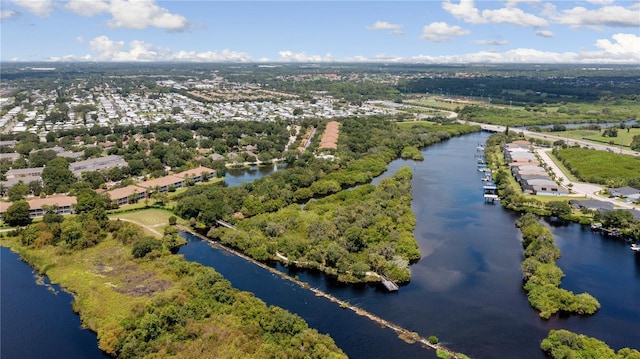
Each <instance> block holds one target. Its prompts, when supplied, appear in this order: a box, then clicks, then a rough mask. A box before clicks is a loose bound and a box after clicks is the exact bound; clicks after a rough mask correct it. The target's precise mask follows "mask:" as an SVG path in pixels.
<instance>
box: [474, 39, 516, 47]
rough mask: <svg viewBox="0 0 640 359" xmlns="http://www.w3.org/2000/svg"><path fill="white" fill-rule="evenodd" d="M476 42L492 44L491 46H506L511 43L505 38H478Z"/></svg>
mask: <svg viewBox="0 0 640 359" xmlns="http://www.w3.org/2000/svg"><path fill="white" fill-rule="evenodd" d="M476 44H478V45H491V46H504V45H507V44H509V42H508V41H505V40H477V41H476Z"/></svg>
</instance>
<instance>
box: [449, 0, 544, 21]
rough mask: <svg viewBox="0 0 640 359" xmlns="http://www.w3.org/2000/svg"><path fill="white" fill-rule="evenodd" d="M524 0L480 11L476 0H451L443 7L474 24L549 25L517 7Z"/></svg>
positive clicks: (456, 16) (457, 17) (455, 15)
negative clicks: (456, 0)
mask: <svg viewBox="0 0 640 359" xmlns="http://www.w3.org/2000/svg"><path fill="white" fill-rule="evenodd" d="M521 2H522V1H510V2H509V3H507V7H504V8H501V9H497V10H483V11H482V12H480V10H478V8H476V6H475V1H474V0H460V3H458V4H454V3H452V2H451V0H447V1H445V2H443V3H442V8H443V9H444V10H445V11H447V12H449V13H450V14H451V15H453V16H454V17H455V18H456V19H460V20H463V21H465V22H468V23H472V24H487V23H492V24H511V25H517V26H533V27H539V26H547V25H548V22H547V20H545V19H543V18H541V17H539V16H536V15H533V14H529V13H525V12H524V11H522V10H521V9H519V8H517V7H515V6H516V5H517V4H518V3H521Z"/></svg>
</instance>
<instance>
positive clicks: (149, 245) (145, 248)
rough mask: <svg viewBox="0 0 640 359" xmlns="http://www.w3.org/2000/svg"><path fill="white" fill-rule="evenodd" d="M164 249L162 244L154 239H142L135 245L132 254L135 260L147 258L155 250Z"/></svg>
mask: <svg viewBox="0 0 640 359" xmlns="http://www.w3.org/2000/svg"><path fill="white" fill-rule="evenodd" d="M161 248H162V243H160V242H159V241H157V240H156V239H155V238H153V237H142V238H141V239H139V240H138V241H137V242H135V243H134V244H133V249H132V250H131V254H133V257H134V258H142V257H144V256H146V255H147V254H148V253H150V252H151V251H153V250H156V249H157V250H160V249H161Z"/></svg>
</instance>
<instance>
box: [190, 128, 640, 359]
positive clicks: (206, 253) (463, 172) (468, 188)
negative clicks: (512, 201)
mask: <svg viewBox="0 0 640 359" xmlns="http://www.w3.org/2000/svg"><path fill="white" fill-rule="evenodd" d="M487 137H488V134H486V133H477V134H472V135H468V136H464V137H460V138H453V139H451V140H449V141H446V142H444V143H440V144H436V145H433V146H431V147H429V148H426V149H425V150H424V151H423V153H424V155H425V160H424V161H422V162H413V161H404V160H396V161H393V162H392V163H390V164H389V166H388V168H389V170H388V171H387V172H386V173H385V174H384V175H383V176H382V177H385V176H389V175H391V174H393V173H394V172H395V171H396V170H397V169H398V168H399V167H400V166H402V165H408V166H410V167H411V168H412V170H413V173H414V178H413V182H412V186H413V201H412V209H413V211H414V212H415V214H416V218H417V226H416V230H415V232H414V234H415V237H416V239H417V241H418V243H419V246H420V250H421V252H422V255H423V258H422V259H421V260H420V261H419V262H418V263H416V264H414V265H412V266H411V271H412V281H411V283H410V284H408V285H407V286H403V287H401V288H400V291H399V292H397V293H386V292H385V291H383V290H380V288H378V287H375V286H367V285H361V286H348V285H343V284H340V283H336V282H335V281H333V280H332V279H330V278H328V277H326V276H324V275H322V274H318V273H315V272H310V271H297V270H293V269H291V268H288V267H283V266H281V265H277V268H278V269H279V270H281V271H283V272H286V273H288V274H290V275H292V276H297V277H298V278H299V279H300V280H302V281H304V282H307V283H309V284H310V285H311V286H313V287H317V288H319V289H321V290H323V291H325V292H327V293H330V294H332V295H334V296H336V297H338V298H340V299H343V300H346V301H348V302H349V303H351V304H354V305H357V306H359V307H361V308H363V309H365V310H367V311H370V312H372V313H374V314H376V315H378V316H380V317H382V318H384V319H386V320H388V321H391V322H394V323H397V324H399V325H401V326H402V327H405V328H407V329H409V330H413V331H416V332H418V333H419V334H420V335H422V336H425V337H428V336H429V335H437V336H438V337H439V338H440V339H441V340H442V341H443V342H444V343H446V345H447V347H449V348H451V349H454V350H456V351H459V352H463V353H466V354H468V355H470V356H472V357H474V358H544V357H545V356H544V354H543V353H542V351H541V350H540V349H539V344H540V341H541V340H542V339H543V338H544V337H546V335H547V333H548V331H549V330H550V329H559V328H566V329H570V330H572V331H575V332H579V333H584V334H587V335H590V336H595V337H597V338H599V339H602V340H604V341H605V342H607V343H608V344H610V345H611V346H612V347H613V348H616V349H617V348H620V347H623V346H628V347H635V348H637V347H638V346H639V344H638V343H640V307H639V306H638V305H637V303H638V302H637V300H638V298H640V289H639V287H640V260H638V257H640V256H637V255H634V254H633V253H632V252H631V251H630V250H629V249H628V247H627V246H625V245H624V244H623V243H620V242H615V241H611V240H607V239H603V238H602V237H601V236H600V235H598V234H594V233H592V232H591V231H589V230H588V229H585V228H584V227H581V226H579V225H576V224H570V225H566V226H561V227H551V228H552V231H553V232H554V235H555V236H556V240H557V242H558V246H559V248H560V249H561V251H562V258H561V259H560V261H559V262H558V263H559V265H560V266H561V268H562V269H563V271H564V272H565V274H566V277H565V279H564V280H563V284H562V287H563V288H566V289H569V290H573V291H575V292H577V293H580V292H583V291H587V292H589V293H591V294H592V295H594V296H595V297H596V298H598V300H600V302H601V304H602V307H603V308H602V309H601V310H600V311H599V312H598V313H597V314H596V315H594V316H591V317H576V316H570V317H559V316H556V317H553V318H552V319H551V320H547V321H545V320H542V319H540V318H539V317H538V313H537V312H536V311H535V310H534V309H532V308H531V307H530V306H529V303H528V301H527V298H526V294H525V292H524V290H523V289H522V278H521V274H520V263H521V261H522V252H523V251H522V247H521V243H520V235H519V231H518V229H517V228H516V227H515V226H514V221H515V219H517V218H518V216H519V215H518V214H516V213H513V212H511V211H508V210H505V209H503V208H502V207H501V206H500V204H499V203H496V204H486V203H484V201H483V198H482V184H483V183H482V181H481V174H480V173H479V172H478V171H477V168H476V163H475V152H476V147H477V145H478V144H479V143H484V141H485V140H486V138H487ZM378 181H379V179H376V180H375V181H374V183H377V182H378ZM181 253H183V254H185V256H186V257H187V258H188V259H190V260H196V261H199V262H201V263H204V264H207V265H211V266H213V267H214V268H216V270H218V271H220V273H222V274H223V275H224V276H225V277H227V278H228V279H230V280H231V281H232V283H233V284H234V285H235V286H237V287H238V288H240V289H243V290H248V291H251V292H254V293H256V295H257V296H258V297H259V298H261V299H263V300H264V301H265V302H267V303H268V304H274V305H279V306H282V307H284V308H286V309H288V310H290V311H292V312H295V313H298V314H299V315H301V316H302V317H303V318H304V319H305V320H307V321H308V322H309V324H310V325H311V326H312V327H316V328H318V329H319V330H320V331H321V332H326V333H328V334H330V335H331V336H332V337H333V338H334V339H335V341H336V343H337V344H338V345H339V346H340V347H341V348H343V350H345V352H346V353H347V354H348V355H349V356H350V357H352V358H389V357H398V358H423V357H425V356H427V357H429V355H432V354H433V353H432V352H431V351H426V350H425V349H422V348H420V347H418V346H417V345H415V344H414V345H409V344H405V343H404V342H402V341H401V340H400V339H398V338H397V337H395V335H394V334H393V333H392V332H391V331H390V330H385V329H381V328H379V327H378V326H377V325H373V324H367V323H366V320H365V319H363V318H359V317H357V316H354V315H352V314H350V312H349V311H344V310H343V309H340V308H339V307H338V306H336V305H330V304H329V305H328V306H327V305H326V304H325V302H328V301H326V300H324V299H321V298H314V299H311V301H310V298H309V296H311V295H312V294H310V292H308V291H306V290H304V289H302V288H294V287H292V286H293V284H291V283H286V282H285V283H280V282H284V281H282V280H281V279H279V278H278V277H277V276H275V275H272V274H268V272H266V271H265V273H266V274H265V273H262V272H263V270H261V269H259V268H257V267H256V266H255V265H252V264H243V262H242V260H240V259H238V258H233V256H230V255H225V254H221V253H220V250H219V249H213V248H209V247H208V245H207V244H206V243H204V242H199V241H196V242H191V244H189V245H187V246H185V247H183V249H182V250H181ZM261 273H262V274H261ZM265 276H266V277H273V279H272V280H266V279H265ZM281 286H284V287H290V289H289V290H284V289H283V288H282V287H281ZM352 316H354V318H351V317H352ZM362 321H364V322H362ZM353 323H357V324H356V325H355V327H354V326H353V325H352V324H353ZM362 328H365V330H358V329H362ZM385 332H388V333H389V334H388V335H387V334H385Z"/></svg>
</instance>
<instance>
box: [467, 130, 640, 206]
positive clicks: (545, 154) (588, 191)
mask: <svg viewBox="0 0 640 359" xmlns="http://www.w3.org/2000/svg"><path fill="white" fill-rule="evenodd" d="M458 122H461V123H468V124H471V125H477V126H481V128H482V129H483V130H487V131H492V132H504V131H506V127H505V126H498V125H488V124H485V123H479V122H469V121H458ZM512 130H513V129H512ZM514 131H519V132H522V133H523V134H524V136H525V137H532V138H539V139H544V140H553V141H557V140H563V141H564V142H565V143H566V144H567V145H569V146H573V145H575V144H578V145H580V146H585V147H589V148H593V149H595V150H599V151H610V148H609V147H608V146H606V145H602V144H596V143H593V142H590V141H583V140H574V139H568V138H565V137H560V136H554V135H548V134H542V133H537V132H532V131H527V130H514ZM535 151H536V152H537V153H538V154H539V155H540V158H541V159H542V161H544V162H545V163H546V164H548V165H549V168H551V170H552V171H553V173H554V174H555V175H556V178H558V179H559V180H560V179H561V181H562V182H561V183H562V185H563V186H564V187H567V186H568V185H569V184H570V183H571V184H572V187H571V191H572V192H573V194H571V196H572V197H585V198H589V199H594V200H598V201H604V202H610V203H613V205H614V206H616V207H618V208H625V209H636V206H635V205H633V204H631V203H626V202H622V201H619V200H617V199H615V198H605V197H601V196H598V195H597V193H599V192H601V191H602V190H603V189H604V187H601V186H598V185H595V184H590V183H584V182H574V181H571V180H570V179H569V178H568V177H567V176H566V175H565V173H564V172H563V171H562V170H561V169H560V168H559V167H558V166H557V165H556V164H555V162H553V161H552V160H551V157H549V152H551V149H550V148H538V149H536V150H535ZM615 152H616V153H622V154H627V155H631V156H640V153H638V152H635V151H630V150H624V149H616V150H615Z"/></svg>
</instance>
